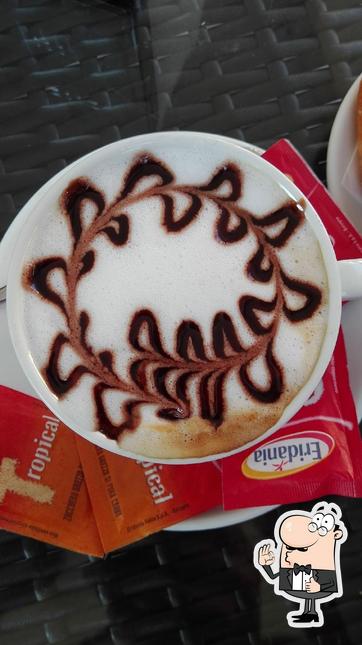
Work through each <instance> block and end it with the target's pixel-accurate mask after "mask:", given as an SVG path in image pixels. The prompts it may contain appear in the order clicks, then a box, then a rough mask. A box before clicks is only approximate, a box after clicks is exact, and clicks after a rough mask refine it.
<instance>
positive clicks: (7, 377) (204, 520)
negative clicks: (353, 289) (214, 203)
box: [0, 137, 362, 531]
mask: <svg viewBox="0 0 362 645" xmlns="http://www.w3.org/2000/svg"><path fill="white" fill-rule="evenodd" d="M225 138H226V137H225ZM233 142H234V144H235V140H233ZM239 143H240V146H241V147H243V148H247V149H248V150H251V151H252V152H254V153H255V154H258V155H260V154H262V153H263V150H261V149H260V148H257V147H256V146H252V145H250V144H247V143H244V142H239ZM68 168H69V166H68ZM61 172H64V171H61ZM58 176H59V175H57V176H56V178H57V177H58ZM56 178H52V179H50V180H49V181H48V182H47V183H46V184H45V185H44V186H42V187H41V188H40V189H39V191H38V192H37V193H36V194H35V195H34V196H33V197H32V198H31V200H30V201H29V202H28V203H27V204H26V206H24V208H23V209H22V210H21V212H20V213H19V215H18V216H17V217H16V219H15V220H14V222H13V223H12V225H11V226H10V228H9V229H8V231H7V232H6V234H5V236H4V238H3V240H2V242H1V243H0V286H3V285H4V284H6V282H7V273H8V266H9V263H10V258H11V254H12V249H13V245H14V244H15V241H16V238H17V236H18V234H19V231H20V230H21V226H22V222H23V221H24V220H25V218H26V217H27V214H28V212H29V211H30V209H31V208H32V205H33V203H34V202H35V201H37V200H38V199H39V196H40V195H41V193H42V192H43V191H47V190H49V189H50V188H51V186H52V183H53V181H55V179H56ZM348 308H349V309H348ZM361 319H362V300H361V301H356V302H354V303H351V304H349V305H347V307H346V308H345V312H344V315H343V328H344V331H345V338H346V344H347V350H348V352H349V356H350V360H351V366H350V367H351V386H352V391H353V395H354V398H355V402H356V405H357V409H358V414H359V418H361V417H362V361H361V360H359V357H358V353H357V356H356V347H362V328H361V325H360V324H358V321H360V320H361ZM0 356H1V361H0V384H1V385H6V386H8V387H11V388H13V389H16V390H18V391H20V392H24V393H25V394H29V395H31V396H35V397H36V396H37V395H36V393H35V391H34V390H33V388H32V386H31V385H30V383H29V382H28V380H27V378H26V377H25V375H24V373H23V371H22V368H21V367H20V364H19V362H18V360H17V358H16V355H15V352H14V350H13V347H12V344H11V340H10V335H9V331H8V325H7V319H6V307H5V303H0ZM273 508H275V506H258V507H256V508H245V509H237V510H234V511H223V510H222V509H221V508H216V509H213V510H211V511H208V512H207V513H203V514H201V515H198V516H196V517H192V518H189V519H188V520H185V521H184V522H180V523H179V524H175V525H174V526H172V527H171V528H170V529H169V530H179V531H197V530H203V529H214V528H220V527H223V526H230V525H232V524H237V523H239V522H245V521H247V520H250V519H252V518H255V517H257V516H259V515H262V514H264V513H266V512H268V511H269V510H272V509H273Z"/></svg>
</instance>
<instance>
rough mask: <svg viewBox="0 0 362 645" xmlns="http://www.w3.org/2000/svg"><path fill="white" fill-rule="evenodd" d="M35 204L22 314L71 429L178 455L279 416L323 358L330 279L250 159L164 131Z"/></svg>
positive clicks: (153, 454) (286, 202)
mask: <svg viewBox="0 0 362 645" xmlns="http://www.w3.org/2000/svg"><path fill="white" fill-rule="evenodd" d="M38 208H42V209H43V211H44V213H43V217H42V220H41V224H40V225H39V226H38V227H37V228H36V229H35V230H34V232H33V236H32V237H31V239H30V240H29V244H28V247H27V252H26V259H25V263H24V271H23V294H22V316H23V318H24V328H25V331H26V336H27V343H28V346H29V349H30V352H31V355H32V360H33V362H34V364H35V365H36V367H37V369H38V370H39V372H40V373H41V375H42V377H43V379H44V381H45V382H46V384H47V387H48V388H49V390H50V391H51V392H52V393H53V395H54V397H56V398H57V399H58V402H59V406H60V408H59V409H60V410H63V412H64V415H65V417H66V419H67V420H69V419H70V420H71V423H70V425H74V427H75V428H77V427H82V428H85V429H87V428H93V429H94V431H96V432H102V433H104V434H105V435H106V436H107V437H109V438H111V439H113V440H114V441H117V442H118V444H119V446H120V447H121V448H122V449H124V450H128V451H131V452H133V453H135V454H137V455H142V456H145V457H147V458H151V459H152V458H155V459H157V458H159V459H162V458H177V459H182V458H189V457H202V456H207V455H212V454H218V453H222V452H226V451H230V450H233V449H237V448H239V447H240V446H242V445H244V444H246V443H248V442H250V441H251V440H254V439H256V438H257V437H259V436H260V435H261V434H263V433H264V432H265V431H266V430H268V429H269V428H271V427H272V426H273V425H275V424H276V423H277V421H278V420H279V419H280V417H281V415H282V414H283V412H284V410H285V408H286V407H287V406H288V404H289V403H290V402H291V401H292V400H293V398H294V397H295V396H296V395H297V394H298V392H299V391H300V390H301V388H302V387H303V385H304V384H305V383H306V382H307V381H308V379H309V377H310V375H311V373H312V371H313V368H314V366H315V364H316V362H317V360H318V357H319V354H320V350H321V346H322V343H323V340H324V336H325V331H326V325H327V314H328V281H327V275H326V270H325V267H324V262H323V257H322V253H321V250H320V247H319V243H318V240H317V239H316V237H315V235H314V232H313V230H312V227H311V226H310V224H309V223H308V220H307V218H306V217H305V213H304V210H305V204H304V202H303V201H300V202H295V201H294V200H293V199H292V198H291V196H290V195H288V194H287V193H286V191H285V190H284V189H283V188H282V187H281V186H280V185H279V184H277V183H276V182H275V181H274V180H273V179H272V178H271V177H270V176H269V175H268V173H267V172H265V173H264V172H263V171H262V170H260V167H258V168H257V167H256V166H254V165H253V155H252V154H250V155H248V162H247V163H246V162H245V155H243V157H242V158H239V155H238V151H237V149H236V148H235V147H233V146H230V148H229V146H228V145H226V144H223V145H220V144H219V145H215V146H211V145H210V144H209V145H206V144H203V143H200V141H196V142H195V141H194V140H193V137H192V135H189V136H188V137H185V139H184V140H183V141H182V142H181V145H179V146H177V149H175V146H174V145H173V143H172V139H171V138H170V139H169V140H168V139H167V138H162V137H161V138H160V143H159V144H156V145H155V144H153V145H152V147H149V148H143V149H140V150H137V149H136V148H135V146H133V147H132V146H130V149H129V152H128V153H127V155H123V156H122V158H121V159H120V158H118V156H117V155H116V154H113V155H110V159H109V163H108V164H107V166H106V167H101V168H99V167H94V165H93V162H92V160H89V161H88V162H87V163H83V165H82V174H81V175H80V176H79V177H78V178H77V179H75V180H74V179H73V180H72V181H70V182H66V181H65V180H64V185H62V186H61V188H60V190H59V194H58V195H57V199H54V198H53V200H51V199H50V197H49V196H47V197H46V198H44V199H43V201H42V202H40V203H39V204H38Z"/></svg>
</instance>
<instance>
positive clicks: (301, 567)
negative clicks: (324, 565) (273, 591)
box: [293, 564, 312, 576]
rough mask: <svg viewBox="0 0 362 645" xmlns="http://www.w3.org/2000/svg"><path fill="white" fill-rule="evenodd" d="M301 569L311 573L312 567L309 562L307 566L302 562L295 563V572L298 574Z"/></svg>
mask: <svg viewBox="0 0 362 645" xmlns="http://www.w3.org/2000/svg"><path fill="white" fill-rule="evenodd" d="M301 571H304V573H307V574H308V575H309V574H310V572H311V571H312V567H311V565H310V564H307V565H306V566H303V565H302V564H301V565H300V564H295V565H294V567H293V573H294V574H295V575H296V576H297V575H298V573H300V572H301Z"/></svg>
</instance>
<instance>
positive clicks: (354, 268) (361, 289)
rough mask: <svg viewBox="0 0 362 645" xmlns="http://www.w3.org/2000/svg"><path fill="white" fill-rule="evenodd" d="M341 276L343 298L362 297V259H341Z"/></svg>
mask: <svg viewBox="0 0 362 645" xmlns="http://www.w3.org/2000/svg"><path fill="white" fill-rule="evenodd" d="M338 269H339V274H340V276H341V286H342V300H355V299H356V298H362V259H361V260H339V262H338Z"/></svg>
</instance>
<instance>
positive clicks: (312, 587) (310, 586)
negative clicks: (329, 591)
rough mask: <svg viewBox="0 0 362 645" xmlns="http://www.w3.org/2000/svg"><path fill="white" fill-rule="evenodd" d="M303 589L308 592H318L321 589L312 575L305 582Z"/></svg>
mask: <svg viewBox="0 0 362 645" xmlns="http://www.w3.org/2000/svg"><path fill="white" fill-rule="evenodd" d="M305 589H306V591H307V592H308V593H318V591H320V590H321V586H320V584H319V582H317V581H316V580H315V579H314V578H313V576H312V577H311V579H310V581H309V582H306V583H305Z"/></svg>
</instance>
